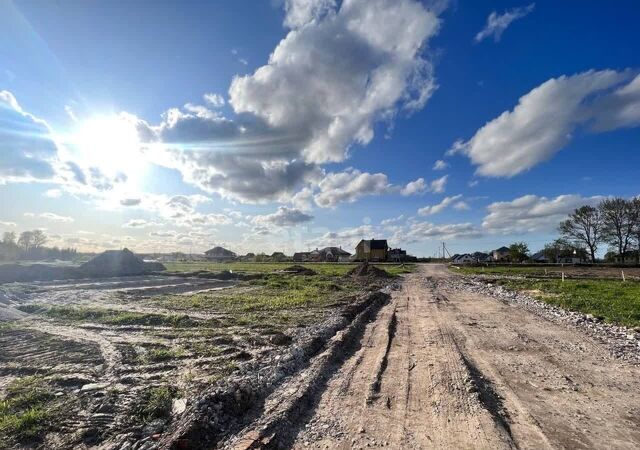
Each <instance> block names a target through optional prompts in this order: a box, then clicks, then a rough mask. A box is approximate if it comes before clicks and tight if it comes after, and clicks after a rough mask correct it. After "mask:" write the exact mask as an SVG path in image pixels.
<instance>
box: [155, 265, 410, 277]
mask: <svg viewBox="0 0 640 450" xmlns="http://www.w3.org/2000/svg"><path fill="white" fill-rule="evenodd" d="M294 264H296V265H298V264H297V263H292V262H283V263H255V262H229V263H216V262H170V263H165V264H164V265H165V266H166V268H167V270H168V271H171V272H194V271H199V270H204V271H209V272H220V271H223V270H232V271H235V272H248V273H265V272H276V271H279V270H284V269H286V268H287V267H290V266H292V265H294ZM299 265H301V266H304V267H308V268H309V269H312V270H314V271H316V272H317V273H318V274H319V275H327V276H341V275H344V274H346V273H347V272H348V271H350V270H351V269H353V268H354V267H356V266H357V264H355V263H303V264H299ZM375 266H376V267H380V268H382V269H384V270H386V271H387V272H389V273H390V274H392V275H400V274H403V273H410V272H412V271H413V270H414V269H415V265H414V264H375Z"/></svg>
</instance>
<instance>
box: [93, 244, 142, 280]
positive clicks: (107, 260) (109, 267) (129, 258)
mask: <svg viewBox="0 0 640 450" xmlns="http://www.w3.org/2000/svg"><path fill="white" fill-rule="evenodd" d="M80 271H81V272H82V273H83V274H85V275H87V276H90V277H123V276H130V275H143V274H144V273H146V272H147V269H146V268H145V264H144V261H142V259H140V258H138V257H137V256H136V255H134V254H133V252H132V251H131V250H128V249H126V248H125V249H124V250H107V251H106V252H103V253H101V254H99V255H98V256H96V257H95V258H93V259H92V260H90V261H88V262H86V263H84V264H82V265H81V266H80Z"/></svg>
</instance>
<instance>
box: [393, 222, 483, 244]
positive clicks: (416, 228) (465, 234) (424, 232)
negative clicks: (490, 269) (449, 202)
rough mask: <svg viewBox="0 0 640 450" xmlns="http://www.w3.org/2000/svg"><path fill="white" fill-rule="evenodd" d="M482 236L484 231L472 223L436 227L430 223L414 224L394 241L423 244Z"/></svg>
mask: <svg viewBox="0 0 640 450" xmlns="http://www.w3.org/2000/svg"><path fill="white" fill-rule="evenodd" d="M481 236H482V231H481V230H479V229H478V228H477V227H476V226H475V225H473V224H471V223H454V224H440V225H435V224H433V223H430V222H412V223H410V224H409V225H408V227H407V228H406V229H402V230H400V231H398V232H396V234H395V235H394V241H399V242H406V243H412V242H422V241H426V240H454V239H475V238H479V237H481Z"/></svg>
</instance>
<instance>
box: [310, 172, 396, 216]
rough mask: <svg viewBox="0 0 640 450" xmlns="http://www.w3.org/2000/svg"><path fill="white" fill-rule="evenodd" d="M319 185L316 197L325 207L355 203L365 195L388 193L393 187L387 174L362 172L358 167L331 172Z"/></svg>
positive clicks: (319, 204)
mask: <svg viewBox="0 0 640 450" xmlns="http://www.w3.org/2000/svg"><path fill="white" fill-rule="evenodd" d="M318 187H319V189H320V192H318V193H317V194H316V195H315V197H314V199H315V201H316V203H317V204H318V206H321V207H323V208H331V207H334V206H336V205H337V204H338V203H342V202H347V203H353V202H355V201H356V200H358V199H359V198H361V197H363V196H365V195H374V194H383V193H388V192H390V191H391V189H392V186H391V184H390V183H389V180H388V178H387V176H386V175H385V174H383V173H368V172H360V171H359V170H357V169H347V170H346V171H344V172H336V173H329V174H327V175H326V176H325V177H324V178H323V179H322V181H321V182H320V184H319V186H318Z"/></svg>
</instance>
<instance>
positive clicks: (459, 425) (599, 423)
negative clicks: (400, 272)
mask: <svg viewBox="0 0 640 450" xmlns="http://www.w3.org/2000/svg"><path fill="white" fill-rule="evenodd" d="M451 276H453V275H451V274H450V273H449V272H448V271H447V270H446V269H445V268H444V267H443V266H436V265H428V266H422V267H421V268H420V269H419V272H418V273H414V274H412V275H409V276H408V277H407V279H406V281H405V282H404V283H403V287H402V289H400V290H398V291H395V293H394V295H393V298H392V301H391V302H390V303H389V304H388V305H386V306H385V307H384V308H383V309H382V310H381V312H380V313H379V314H378V317H377V319H376V320H375V321H374V322H371V323H370V324H369V325H368V326H367V328H366V330H365V333H364V336H363V339H362V346H361V348H360V349H359V350H358V351H357V352H355V354H353V355H352V356H350V357H349V358H348V359H347V360H346V361H345V362H344V364H342V366H341V367H339V368H338V369H337V370H336V372H335V374H334V375H333V376H332V377H331V378H330V379H329V380H328V381H327V382H326V385H325V386H323V388H322V389H320V390H319V393H318V394H317V395H316V397H315V399H314V401H313V404H312V405H311V407H310V410H309V412H308V413H307V414H302V415H301V416H300V417H299V418H298V423H293V424H290V428H289V430H292V431H290V433H291V436H290V437H289V438H287V439H286V440H285V441H284V445H283V442H282V441H281V443H280V444H279V446H285V447H293V448H331V449H333V448H344V449H350V448H363V447H389V448H403V449H405V448H406V449H408V448H411V449H414V448H430V449H432V448H450V449H464V448H469V449H470V448H474V449H477V448H531V449H544V448H571V449H580V448H628V449H632V448H633V449H636V448H640V369H639V368H638V367H634V366H632V365H630V364H627V363H623V362H620V361H618V360H615V359H612V358H611V357H610V356H609V355H608V353H607V351H606V348H604V346H602V345H601V344H598V343H597V342H595V341H593V340H591V339H590V338H589V337H587V336H585V335H583V334H582V333H580V332H579V331H576V330H572V329H569V328H565V327H562V326H560V325H556V324H553V323H550V322H548V321H546V320H544V319H542V318H540V317H538V316H536V315H533V314H532V313H529V312H527V311H524V310H522V309H520V308H518V307H516V306H510V305H507V304H503V303H501V302H499V301H497V300H495V299H493V298H489V297H483V296H479V295H476V294H470V293H468V292H464V291H457V290H456V291H446V290H444V283H440V282H439V280H440V281H441V280H442V279H443V278H447V277H451Z"/></svg>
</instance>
